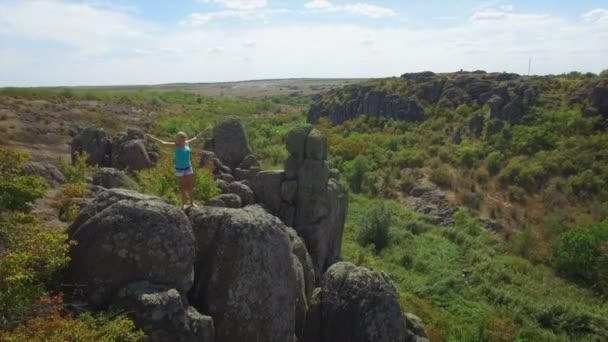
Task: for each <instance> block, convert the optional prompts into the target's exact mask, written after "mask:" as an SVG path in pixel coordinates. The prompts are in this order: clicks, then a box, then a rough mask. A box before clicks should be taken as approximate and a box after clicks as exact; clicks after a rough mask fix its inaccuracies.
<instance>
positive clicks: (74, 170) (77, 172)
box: [59, 152, 97, 183]
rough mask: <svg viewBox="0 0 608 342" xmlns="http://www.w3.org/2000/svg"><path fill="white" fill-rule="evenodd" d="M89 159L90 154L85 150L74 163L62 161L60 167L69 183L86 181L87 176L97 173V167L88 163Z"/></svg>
mask: <svg viewBox="0 0 608 342" xmlns="http://www.w3.org/2000/svg"><path fill="white" fill-rule="evenodd" d="M87 159H89V155H88V154H87V153H86V152H83V153H81V154H78V155H77V156H76V162H75V163H74V164H70V163H68V162H67V161H65V160H62V161H61V164H60V165H59V169H60V170H61V173H63V176H64V177H65V180H66V181H67V182H68V183H85V182H86V180H87V178H88V177H90V176H92V175H93V174H94V173H95V171H96V170H97V167H95V166H91V165H89V164H87Z"/></svg>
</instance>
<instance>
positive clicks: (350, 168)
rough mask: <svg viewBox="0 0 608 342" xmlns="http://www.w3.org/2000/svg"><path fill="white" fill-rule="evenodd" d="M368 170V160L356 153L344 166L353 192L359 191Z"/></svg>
mask: <svg viewBox="0 0 608 342" xmlns="http://www.w3.org/2000/svg"><path fill="white" fill-rule="evenodd" d="M368 171H369V161H368V159H367V158H366V157H365V156H363V155H358V156H357V157H356V158H355V159H354V160H353V161H352V163H349V164H347V166H346V177H347V179H348V184H349V185H350V188H351V190H352V191H353V192H356V193H359V192H361V186H362V185H363V179H364V177H365V173H366V172H368Z"/></svg>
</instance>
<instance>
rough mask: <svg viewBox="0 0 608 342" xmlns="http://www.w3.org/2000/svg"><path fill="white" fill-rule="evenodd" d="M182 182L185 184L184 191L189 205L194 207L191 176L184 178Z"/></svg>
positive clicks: (192, 178)
mask: <svg viewBox="0 0 608 342" xmlns="http://www.w3.org/2000/svg"><path fill="white" fill-rule="evenodd" d="M184 181H185V182H186V185H185V189H186V193H187V195H188V198H189V199H190V205H192V206H195V204H194V176H193V175H187V176H184Z"/></svg>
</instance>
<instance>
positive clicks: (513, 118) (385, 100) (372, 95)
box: [307, 71, 541, 124]
mask: <svg viewBox="0 0 608 342" xmlns="http://www.w3.org/2000/svg"><path fill="white" fill-rule="evenodd" d="M540 95H541V94H540V93H539V91H538V90H537V89H536V88H535V87H534V85H532V83H531V82H530V78H525V77H522V76H519V75H517V74H509V73H485V72H481V71H476V72H457V73H452V74H441V75H437V74H434V73H432V72H430V71H426V72H420V73H408V74H403V75H402V76H401V77H400V78H393V79H385V80H374V81H370V82H366V83H362V84H357V85H351V86H347V87H344V88H342V89H335V90H332V91H329V92H328V93H326V94H325V95H323V96H321V97H320V98H319V100H318V101H316V102H314V103H313V104H312V105H311V108H310V110H309V112H308V118H307V120H308V122H310V123H314V122H316V121H318V120H319V119H320V118H322V117H327V118H329V120H330V121H331V122H332V124H341V123H343V122H344V121H346V120H352V119H354V118H356V117H358V116H361V115H368V116H379V117H383V118H387V119H395V120H403V121H422V120H425V119H426V118H427V117H428V116H427V114H428V113H427V112H426V109H427V108H430V107H435V106H437V107H439V108H444V109H454V108H457V107H458V106H460V105H469V106H479V107H482V106H484V105H487V106H488V111H487V112H486V113H484V114H487V115H488V116H489V117H491V118H495V119H500V120H505V121H507V122H510V123H518V122H519V121H520V120H521V117H522V116H523V112H524V103H527V104H535V103H537V101H538V100H539V97H540Z"/></svg>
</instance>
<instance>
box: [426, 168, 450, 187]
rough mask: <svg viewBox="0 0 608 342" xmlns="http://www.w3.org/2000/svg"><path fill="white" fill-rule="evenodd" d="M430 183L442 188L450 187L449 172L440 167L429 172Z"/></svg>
mask: <svg viewBox="0 0 608 342" xmlns="http://www.w3.org/2000/svg"><path fill="white" fill-rule="evenodd" d="M430 178H431V181H432V182H433V183H435V184H437V185H438V186H440V187H442V188H450V187H452V176H451V175H450V170H449V169H448V168H447V167H445V166H440V167H438V168H435V169H433V171H431V177H430Z"/></svg>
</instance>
